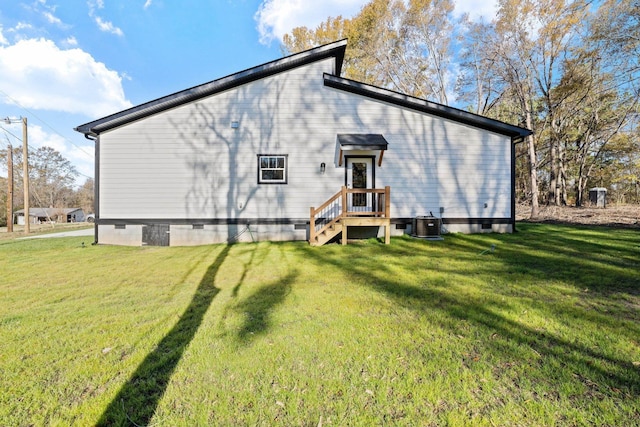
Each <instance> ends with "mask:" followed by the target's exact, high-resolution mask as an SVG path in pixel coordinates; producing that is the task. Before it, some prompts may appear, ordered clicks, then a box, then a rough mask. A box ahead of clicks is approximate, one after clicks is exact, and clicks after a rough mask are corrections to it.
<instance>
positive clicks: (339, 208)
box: [309, 186, 391, 246]
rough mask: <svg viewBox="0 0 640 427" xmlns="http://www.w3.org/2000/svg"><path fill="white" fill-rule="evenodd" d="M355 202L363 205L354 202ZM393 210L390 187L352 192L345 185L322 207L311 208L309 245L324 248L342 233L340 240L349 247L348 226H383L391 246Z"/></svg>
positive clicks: (385, 236) (352, 190) (386, 242)
mask: <svg viewBox="0 0 640 427" xmlns="http://www.w3.org/2000/svg"><path fill="white" fill-rule="evenodd" d="M354 196H355V199H354ZM354 200H357V201H360V202H361V203H354ZM354 204H357V205H361V206H354ZM362 205H364V206H362ZM390 210H391V189H390V187H385V188H382V189H381V188H372V189H350V188H347V187H344V186H343V187H342V188H341V189H340V191H339V192H338V193H336V194H335V195H333V196H332V197H331V198H330V199H329V200H327V201H326V202H325V203H323V204H322V205H321V206H320V207H318V208H313V207H312V208H311V209H310V221H309V243H310V244H311V245H312V246H322V245H324V244H325V243H327V242H329V241H330V240H332V239H333V238H335V237H336V236H337V235H338V234H341V237H340V240H341V242H342V244H343V245H346V244H347V232H348V229H349V227H370V226H383V227H384V228H385V233H384V242H385V244H389V241H390V237H391V216H390Z"/></svg>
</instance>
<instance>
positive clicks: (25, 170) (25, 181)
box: [22, 117, 31, 234]
mask: <svg viewBox="0 0 640 427" xmlns="http://www.w3.org/2000/svg"><path fill="white" fill-rule="evenodd" d="M22 185H23V186H24V234H29V232H30V231H31V230H30V226H29V144H28V141H27V118H26V117H23V118H22Z"/></svg>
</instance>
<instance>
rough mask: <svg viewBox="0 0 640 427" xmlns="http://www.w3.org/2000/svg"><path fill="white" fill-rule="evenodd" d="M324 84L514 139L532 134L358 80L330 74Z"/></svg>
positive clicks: (517, 139) (520, 139)
mask: <svg viewBox="0 0 640 427" xmlns="http://www.w3.org/2000/svg"><path fill="white" fill-rule="evenodd" d="M324 85H325V86H328V87H331V88H334V89H339V90H343V91H345V92H349V93H354V94H357V95H361V96H364V97H367V98H371V99H376V100H378V101H384V102H387V103H390V104H393V105H397V106H400V107H404V108H408V109H411V110H415V111H420V112H423V113H428V114H431V115H434V116H438V117H443V118H446V119H449V120H453V121H455V122H459V123H464V124H467V125H470V126H474V127H477V128H480V129H485V130H489V131H492V132H496V133H498V134H502V135H506V136H509V137H511V139H512V140H513V142H516V143H517V142H522V140H523V139H524V138H525V137H526V136H529V135H531V134H532V133H533V132H531V131H530V130H529V129H525V128H522V127H519V126H514V125H511V124H509V123H505V122H501V121H500V120H495V119H490V118H489V117H485V116H480V115H478V114H473V113H470V112H468V111H464V110H460V109H458V108H454V107H449V106H446V105H442V104H438V103H435V102H431V101H427V100H426V99H421V98H416V97H413V96H409V95H405V94H403V93H400V92H395V91H392V90H389V89H383V88H380V87H377V86H372V85H368V84H365V83H361V82H357V81H355V80H349V79H345V78H344V77H339V76H334V75H330V74H326V73H325V75H324Z"/></svg>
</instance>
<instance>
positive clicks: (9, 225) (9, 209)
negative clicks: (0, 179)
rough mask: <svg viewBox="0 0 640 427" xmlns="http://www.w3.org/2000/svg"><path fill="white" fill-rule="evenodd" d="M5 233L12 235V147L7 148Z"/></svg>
mask: <svg viewBox="0 0 640 427" xmlns="http://www.w3.org/2000/svg"><path fill="white" fill-rule="evenodd" d="M7 233H13V147H12V146H11V143H9V148H7Z"/></svg>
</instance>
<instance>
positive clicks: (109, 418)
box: [96, 245, 232, 426]
mask: <svg viewBox="0 0 640 427" xmlns="http://www.w3.org/2000/svg"><path fill="white" fill-rule="evenodd" d="M231 248H232V246H231V245H227V246H224V247H223V249H222V250H221V251H220V253H219V254H218V256H217V257H216V259H215V261H214V262H213V263H212V264H211V265H210V266H209V268H208V269H207V271H206V273H205V274H204V276H203V277H202V279H201V280H200V284H199V285H198V288H197V290H196V292H195V294H194V295H193V298H192V299H191V302H190V303H189V306H188V307H187V309H186V310H185V311H184V313H183V314H182V316H180V320H179V321H178V323H176V325H175V326H174V327H173V329H171V331H169V333H168V334H167V335H166V336H165V337H164V338H163V339H162V341H160V342H159V343H158V345H157V346H156V348H155V349H154V350H153V351H152V352H151V353H149V355H147V357H146V358H145V359H144V360H143V361H142V363H141V364H140V365H139V366H138V369H136V371H135V372H134V373H133V375H132V376H131V378H129V381H127V383H126V384H125V385H124V386H122V388H121V389H120V391H119V392H118V394H117V395H116V397H114V399H113V400H112V401H111V403H110V404H109V406H108V407H107V409H106V410H105V411H104V412H103V413H102V416H101V417H100V420H99V421H98V422H97V423H96V425H98V426H114V425H118V426H121V425H147V424H148V423H149V422H150V421H151V418H152V417H153V414H154V413H155V411H156V408H157V406H158V402H159V401H160V398H161V397H162V395H163V394H164V392H165V390H166V389H167V385H168V384H169V381H170V379H171V376H172V375H173V371H174V370H175V368H176V366H177V365H178V362H179V361H180V359H181V358H182V355H183V353H184V350H185V349H186V347H187V346H188V345H189V343H190V342H191V340H192V339H193V337H194V336H195V334H196V332H197V331H198V328H199V327H200V324H201V323H202V319H203V318H204V315H205V313H206V312H207V309H208V308H209V306H210V305H211V302H212V301H213V299H214V298H215V296H216V295H217V294H218V293H219V292H220V289H218V288H217V287H216V286H215V279H216V276H217V274H218V271H219V270H220V267H221V266H222V264H223V263H224V261H225V259H226V258H227V256H228V255H229V251H230V250H231Z"/></svg>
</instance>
